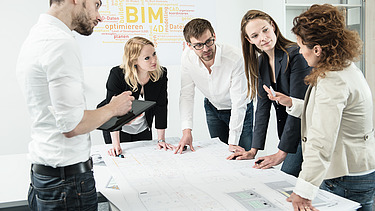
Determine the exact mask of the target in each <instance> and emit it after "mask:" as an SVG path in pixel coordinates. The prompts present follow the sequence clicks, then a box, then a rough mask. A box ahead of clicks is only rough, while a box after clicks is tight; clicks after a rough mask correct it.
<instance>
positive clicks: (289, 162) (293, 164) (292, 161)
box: [280, 143, 303, 177]
mask: <svg viewBox="0 0 375 211" xmlns="http://www.w3.org/2000/svg"><path fill="white" fill-rule="evenodd" d="M302 161H303V157H302V148H301V143H299V144H298V148H297V152H296V153H288V155H287V156H286V158H285V160H284V162H283V165H282V166H281V169H280V170H281V171H283V172H285V173H287V174H290V175H293V176H295V177H298V175H299V172H300V171H301V165H302Z"/></svg>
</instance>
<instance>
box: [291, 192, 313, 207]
mask: <svg viewBox="0 0 375 211" xmlns="http://www.w3.org/2000/svg"><path fill="white" fill-rule="evenodd" d="M286 200H287V201H288V202H292V204H293V209H294V211H319V210H318V209H316V208H315V207H313V206H312V204H311V200H309V199H305V198H302V197H301V196H299V195H297V194H295V193H292V194H291V195H290V197H289V198H287V199H286Z"/></svg>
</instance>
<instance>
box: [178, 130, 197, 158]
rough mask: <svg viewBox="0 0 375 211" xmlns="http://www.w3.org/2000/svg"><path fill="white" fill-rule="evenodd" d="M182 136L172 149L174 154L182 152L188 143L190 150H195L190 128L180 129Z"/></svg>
mask: <svg viewBox="0 0 375 211" xmlns="http://www.w3.org/2000/svg"><path fill="white" fill-rule="evenodd" d="M182 134H183V135H182V138H181V140H180V142H179V143H178V146H177V147H176V150H175V151H174V154H177V152H178V153H180V154H182V151H184V147H185V146H187V145H189V147H190V149H191V151H193V152H194V151H195V150H194V147H193V136H192V135H191V129H185V130H183V131H182Z"/></svg>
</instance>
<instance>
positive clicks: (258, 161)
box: [255, 160, 263, 164]
mask: <svg viewBox="0 0 375 211" xmlns="http://www.w3.org/2000/svg"><path fill="white" fill-rule="evenodd" d="M262 161H263V160H257V161H255V163H256V164H260V163H261V162H262Z"/></svg>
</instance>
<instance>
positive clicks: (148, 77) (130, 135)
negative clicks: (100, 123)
mask: <svg viewBox="0 0 375 211" xmlns="http://www.w3.org/2000/svg"><path fill="white" fill-rule="evenodd" d="M167 81H168V78H167V69H166V68H164V67H161V66H160V65H159V61H158V57H157V55H156V51H155V48H154V44H153V43H152V42H151V41H150V40H148V39H146V38H143V37H134V38H131V39H130V40H128V41H127V42H126V44H125V47H124V56H123V63H122V64H121V65H120V66H116V67H113V68H112V69H111V72H110V74H109V77H108V80H107V85H106V87H107V97H106V100H105V101H106V102H109V101H110V100H111V98H112V97H113V96H116V95H118V94H120V93H122V92H124V91H132V95H133V96H134V97H135V99H138V100H148V101H154V102H156V106H155V107H153V108H151V109H150V110H148V111H146V112H145V113H144V114H143V115H140V116H139V117H137V118H136V119H135V120H133V121H132V122H131V123H129V124H126V125H124V126H123V127H122V129H121V131H115V132H111V133H110V136H109V132H106V131H104V138H105V141H106V143H112V145H113V148H112V149H110V150H109V151H108V153H109V154H110V155H112V156H116V155H120V154H121V153H122V149H121V147H120V142H131V141H138V140H152V131H151V126H152V122H153V119H154V117H155V128H156V129H157V134H158V148H159V149H161V148H164V149H165V150H167V149H172V148H173V146H172V145H169V144H167V143H165V129H166V128H167V104H168V97H167ZM111 139H112V141H111Z"/></svg>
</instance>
